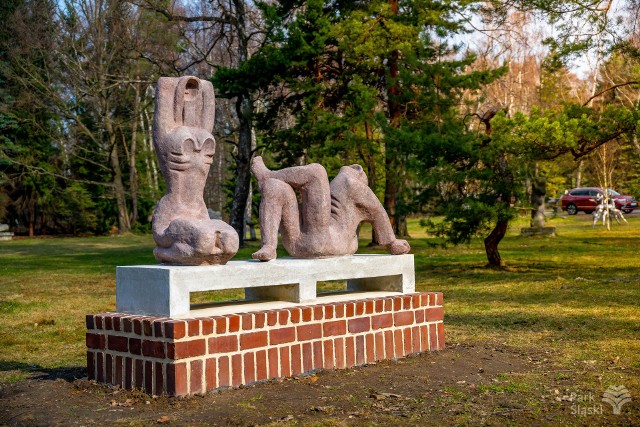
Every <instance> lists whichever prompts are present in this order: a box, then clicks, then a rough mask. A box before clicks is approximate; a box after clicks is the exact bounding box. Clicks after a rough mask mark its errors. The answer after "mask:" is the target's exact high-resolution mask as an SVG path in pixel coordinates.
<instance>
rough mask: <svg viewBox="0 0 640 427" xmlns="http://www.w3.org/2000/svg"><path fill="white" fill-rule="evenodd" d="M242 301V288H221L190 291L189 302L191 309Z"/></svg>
mask: <svg viewBox="0 0 640 427" xmlns="http://www.w3.org/2000/svg"><path fill="white" fill-rule="evenodd" d="M242 301H244V289H223V290H219V291H204V292H191V293H190V294H189V303H190V306H191V310H194V309H198V308H206V307H208V306H217V305H225V304H235V303H239V302H242Z"/></svg>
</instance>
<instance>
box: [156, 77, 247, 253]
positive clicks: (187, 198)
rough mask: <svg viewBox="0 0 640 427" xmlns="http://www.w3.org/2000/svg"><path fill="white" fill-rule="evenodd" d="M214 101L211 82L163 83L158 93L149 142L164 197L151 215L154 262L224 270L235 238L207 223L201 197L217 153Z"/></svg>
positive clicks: (219, 226)
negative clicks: (164, 186)
mask: <svg viewBox="0 0 640 427" xmlns="http://www.w3.org/2000/svg"><path fill="white" fill-rule="evenodd" d="M214 112H215V96H214V93H213V85H212V84H211V82H208V81H205V80H200V79H198V78H196V77H162V78H160V79H159V80H158V85H157V87H156V110H155V117H154V121H153V140H154V146H155V149H156V152H157V154H158V160H159V163H160V169H161V170H162V174H163V176H164V178H165V181H166V183H167V193H166V194H165V195H164V197H163V198H162V199H161V200H160V202H159V203H158V206H157V207H156V210H155V212H154V214H153V238H154V240H155V242H156V245H157V246H156V248H155V249H154V251H153V254H154V255H155V257H156V259H157V260H159V261H161V262H165V263H171V264H190V265H206V264H225V263H226V262H227V261H228V260H229V259H230V258H232V257H233V256H234V255H235V254H236V252H237V251H238V234H237V233H236V231H235V230H234V229H233V228H232V227H231V226H230V225H228V224H226V223H225V222H223V221H220V220H216V219H209V214H208V211H207V207H206V205H205V203H204V199H203V197H202V194H203V191H204V185H205V182H206V180H207V175H208V173H209V168H210V167H211V163H212V161H213V154H214V152H215V140H214V138H213V135H212V134H211V132H212V131H213V123H214Z"/></svg>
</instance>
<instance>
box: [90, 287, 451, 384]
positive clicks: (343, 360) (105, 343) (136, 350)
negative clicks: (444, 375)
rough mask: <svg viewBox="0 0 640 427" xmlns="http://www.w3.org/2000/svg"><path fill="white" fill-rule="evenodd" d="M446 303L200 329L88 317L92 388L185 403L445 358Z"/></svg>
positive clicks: (342, 306) (383, 304)
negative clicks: (269, 383) (224, 391)
mask: <svg viewBox="0 0 640 427" xmlns="http://www.w3.org/2000/svg"><path fill="white" fill-rule="evenodd" d="M443 318H444V310H443V306H442V294H441V293H434V292H419V293H414V294H406V295H399V296H394V297H386V298H370V299H363V300H354V301H347V302H337V303H330V304H318V305H312V306H298V307H293V308H283V309H279V310H269V311H259V312H252V313H240V314H231V315H225V316H215V317H205V318H198V319H181V320H174V319H166V318H159V317H148V316H133V315H126V314H120V313H102V314H96V315H87V347H88V351H87V372H88V376H89V379H95V380H97V381H99V382H105V383H109V384H113V385H116V384H117V385H120V386H121V387H123V388H126V389H132V388H142V389H144V390H145V391H146V392H147V393H149V394H158V395H159V394H167V395H174V396H184V395H189V394H197V393H205V392H207V391H210V390H214V389H216V388H220V387H228V386H232V387H235V386H239V385H242V384H251V383H253V382H256V381H263V380H267V379H272V378H279V377H288V376H295V375H300V374H303V373H306V372H310V371H313V370H316V369H341V368H348V367H352V366H358V365H363V364H366V363H370V362H375V361H377V360H382V359H397V358H400V357H404V356H406V355H409V354H412V353H420V352H423V351H431V350H440V349H442V348H444V323H443Z"/></svg>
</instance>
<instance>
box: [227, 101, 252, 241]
mask: <svg viewBox="0 0 640 427" xmlns="http://www.w3.org/2000/svg"><path fill="white" fill-rule="evenodd" d="M236 110H237V113H238V118H239V120H240V130H239V135H238V154H237V155H236V158H235V160H236V186H235V188H234V191H233V201H232V203H231V215H230V221H229V222H230V225H231V226H232V227H233V228H234V229H235V230H236V232H237V233H238V237H239V238H240V247H242V246H244V223H245V221H244V214H245V210H246V208H247V198H248V197H249V183H250V182H251V154H252V153H251V115H252V113H253V106H252V105H251V100H250V99H248V97H247V96H246V95H244V96H240V97H239V98H238V102H237V104H236Z"/></svg>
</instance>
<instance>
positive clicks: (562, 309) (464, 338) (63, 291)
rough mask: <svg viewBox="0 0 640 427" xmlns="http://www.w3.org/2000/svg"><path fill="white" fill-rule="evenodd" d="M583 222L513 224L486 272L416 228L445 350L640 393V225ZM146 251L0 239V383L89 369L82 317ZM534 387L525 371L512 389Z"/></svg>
mask: <svg viewBox="0 0 640 427" xmlns="http://www.w3.org/2000/svg"><path fill="white" fill-rule="evenodd" d="M589 220H590V216H587V215H584V214H579V215H577V216H573V217H568V218H557V219H553V220H551V221H550V223H549V225H553V226H556V227H557V228H558V237H556V238H525V237H520V236H519V235H518V233H519V227H520V226H524V225H525V221H524V220H521V221H516V222H515V223H514V224H513V225H512V228H511V230H510V232H509V235H508V236H507V237H506V238H505V240H504V241H503V242H502V244H501V245H500V248H501V253H502V255H503V258H504V260H505V261H506V263H507V266H508V268H507V269H506V270H505V271H496V270H491V269H486V268H484V265H485V264H486V258H485V255H484V251H483V247H482V242H481V240H479V239H478V240H476V241H474V242H472V244H471V245H469V246H460V247H451V248H446V249H443V248H440V247H436V246H434V245H433V243H437V242H438V240H437V239H435V238H433V237H429V236H427V234H426V233H425V231H424V230H423V229H421V228H420V226H419V225H418V221H417V220H416V221H412V222H411V223H410V233H411V235H412V237H413V238H412V239H411V241H410V243H411V245H412V247H413V250H412V253H414V254H415V257H416V279H417V289H418V290H429V291H442V292H444V295H445V315H446V318H445V324H446V327H447V340H448V342H449V343H450V344H455V343H462V344H477V343H495V344H499V345H506V346H509V347H511V348H515V349H518V350H519V351H522V352H523V353H527V352H532V353H535V354H536V355H540V354H543V355H546V356H545V357H548V358H549V359H551V360H553V361H554V363H556V364H557V365H558V372H560V374H559V375H568V376H570V377H571V381H572V384H576V387H584V388H589V387H597V389H598V390H600V389H604V388H606V386H604V387H603V388H602V387H601V385H603V384H618V383H620V384H625V385H626V386H627V388H629V389H632V388H633V389H635V390H639V389H640V375H638V373H639V372H640V304H639V301H640V269H639V267H638V265H639V263H638V254H639V253H640V216H638V217H635V216H631V217H630V218H629V224H628V225H624V226H617V225H616V226H613V228H612V230H611V231H606V230H605V229H603V228H602V227H601V226H600V227H597V228H595V229H592V227H591V224H590V222H589ZM361 235H362V236H363V237H364V236H369V235H370V233H369V232H368V230H363V232H362V233H361ZM361 244H362V246H363V247H362V249H361V252H363V251H366V249H365V248H364V246H365V245H366V244H367V241H366V240H362V241H361ZM153 246H154V244H153V240H152V238H151V236H121V237H94V238H65V239H32V240H14V241H11V242H0V383H2V382H11V381H16V380H19V379H21V378H24V377H25V376H27V375H29V372H31V371H33V370H34V369H51V368H58V367H64V366H82V365H84V363H85V344H84V333H85V326H84V315H85V314H87V313H95V312H103V311H113V310H115V266H117V265H135V264H148V263H155V261H154V259H153V255H152V249H153ZM257 247H258V244H257V243H250V244H249V246H248V247H247V248H245V249H243V250H241V251H240V253H239V255H238V256H237V258H236V259H243V258H248V257H250V254H251V252H253V251H255V250H256V249H257ZM281 255H283V253H281ZM241 296H242V293H241V291H231V292H228V293H226V294H224V295H218V297H224V298H238V297H241ZM209 297H210V295H209ZM202 298H205V297H202ZM195 301H197V299H196V300H195ZM562 372H564V373H562ZM567 373H568V374H567ZM540 381H545V378H542V377H540V376H537V374H536V372H535V370H532V372H531V373H529V374H527V375H525V376H524V377H519V378H517V379H513V381H512V383H513V384H512V386H513V387H515V389H518V390H520V389H521V388H523V387H524V388H525V389H526V387H528V386H530V385H532V384H536V383H539V382H540ZM596 383H599V384H600V385H597V384H596Z"/></svg>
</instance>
